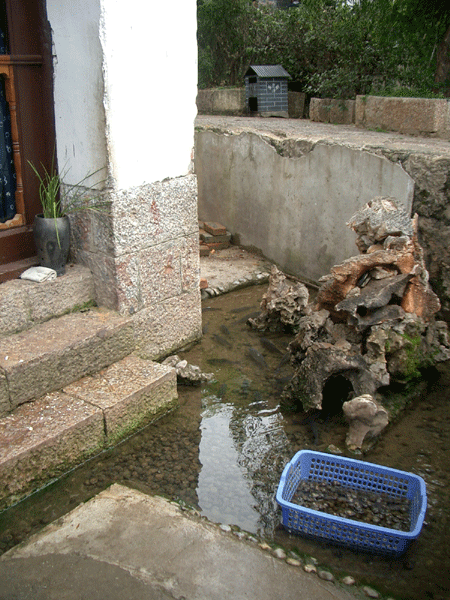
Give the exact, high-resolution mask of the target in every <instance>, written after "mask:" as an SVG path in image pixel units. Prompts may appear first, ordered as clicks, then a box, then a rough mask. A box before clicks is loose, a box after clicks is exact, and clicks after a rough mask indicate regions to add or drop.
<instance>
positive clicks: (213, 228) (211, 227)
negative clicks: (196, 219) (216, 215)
mask: <svg viewBox="0 0 450 600" xmlns="http://www.w3.org/2000/svg"><path fill="white" fill-rule="evenodd" d="M203 228H204V229H205V231H207V232H208V233H211V234H212V235H226V233H227V228H226V227H224V226H223V225H221V224H220V223H214V222H213V221H208V222H206V221H205V223H203Z"/></svg>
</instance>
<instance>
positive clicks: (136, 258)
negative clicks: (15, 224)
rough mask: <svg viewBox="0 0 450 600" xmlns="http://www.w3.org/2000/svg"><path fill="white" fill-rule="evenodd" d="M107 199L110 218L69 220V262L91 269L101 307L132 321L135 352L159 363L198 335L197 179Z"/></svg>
mask: <svg viewBox="0 0 450 600" xmlns="http://www.w3.org/2000/svg"><path fill="white" fill-rule="evenodd" d="M108 197H109V199H110V200H111V211H110V213H109V214H108V215H103V214H100V215H97V214H83V215H75V216H74V218H72V231H73V234H72V237H73V244H72V246H73V251H72V258H73V259H74V260H75V262H79V263H82V264H85V265H86V266H88V267H89V269H90V270H91V271H92V273H93V275H94V282H95V290H96V299H97V302H98V304H100V305H102V306H106V307H108V308H111V309H113V310H117V311H118V312H119V313H120V314H123V315H130V316H132V319H133V323H134V334H135V343H136V346H137V348H138V349H139V351H140V353H141V355H142V356H144V357H145V358H151V359H156V358H159V357H161V356H164V355H167V354H169V353H170V352H171V351H172V350H175V349H177V348H179V347H181V346H182V345H184V344H186V343H187V342H189V341H193V340H195V339H198V338H199V337H200V336H201V308H200V306H201V302H200V289H199V277H200V275H199V266H200V265H199V260H200V259H199V240H198V217H197V182H196V177H195V175H187V176H185V177H179V178H174V179H167V180H165V181H161V182H154V183H151V184H146V185H143V186H139V187H137V188H131V189H128V190H116V191H110V192H109V193H108Z"/></svg>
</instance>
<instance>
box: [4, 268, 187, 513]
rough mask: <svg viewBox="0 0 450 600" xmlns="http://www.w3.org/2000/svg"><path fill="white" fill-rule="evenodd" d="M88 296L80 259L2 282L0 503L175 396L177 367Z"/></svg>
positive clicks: (89, 284)
mask: <svg viewBox="0 0 450 600" xmlns="http://www.w3.org/2000/svg"><path fill="white" fill-rule="evenodd" d="M93 298H94V286H93V281H92V276H91V274H90V272H89V270H87V269H85V268H84V267H81V266H79V265H74V266H72V267H69V268H68V270H67V273H66V275H64V276H63V277H59V278H57V279H56V280H55V281H52V282H45V283H33V282H30V281H23V280H13V281H9V282H6V283H4V284H2V285H1V286H0V510H1V509H2V508H5V507H6V506H8V505H11V504H12V503H14V502H16V501H18V500H19V499H20V498H22V497H24V496H25V495H27V494H29V493H30V492H32V491H34V490H36V489H38V488H39V487H41V486H42V485H44V484H45V483H48V482H49V481H51V480H53V479H55V478H57V477H59V476H61V475H62V474H63V473H65V472H67V471H68V470H69V469H71V468H72V467H74V466H76V465H78V464H80V463H81V462H83V461H84V460H86V459H87V458H88V457H89V456H93V455H94V454H96V453H98V452H100V451H101V450H103V449H105V448H107V447H110V446H113V445H114V444H116V443H117V442H118V441H119V440H121V439H123V438H124V437H125V436H127V435H128V434H130V433H131V432H133V431H134V430H136V429H138V428H139V427H142V426H144V425H145V424H147V423H149V422H151V421H152V420H154V419H155V418H157V417H158V416H160V415H161V414H163V413H164V412H167V411H168V410H170V409H172V408H173V407H174V406H176V404H177V387H176V373H175V370H174V369H172V368H170V367H168V366H165V365H160V364H158V363H155V362H153V361H149V360H143V359H141V358H139V356H137V355H136V354H134V353H133V351H134V332H133V322H132V319H131V318H126V317H121V316H120V315H118V314H117V313H115V312H113V311H109V310H106V309H102V308H96V307H95V306H94V302H93Z"/></svg>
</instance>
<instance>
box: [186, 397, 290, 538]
mask: <svg viewBox="0 0 450 600" xmlns="http://www.w3.org/2000/svg"><path fill="white" fill-rule="evenodd" d="M202 406H203V410H202V421H201V426H200V429H201V441H200V448H199V458H200V462H201V464H202V469H201V472H200V475H199V481H198V488H197V496H198V502H199V507H200V509H201V512H202V514H203V515H205V516H207V517H208V518H209V519H211V520H212V521H216V522H220V523H227V524H229V525H238V526H239V527H241V528H242V529H245V530H246V531H249V532H252V533H258V534H266V535H267V533H268V532H270V531H273V529H274V527H275V526H276V524H277V522H278V518H277V510H276V503H275V492H276V487H277V485H278V481H279V477H280V472H281V470H282V468H283V465H284V464H285V462H286V460H288V456H289V442H288V439H287V437H286V434H285V432H284V428H283V424H282V421H283V417H282V416H281V414H280V413H279V410H278V407H272V408H269V407H268V403H267V401H265V400H258V401H256V402H250V403H249V404H248V405H247V406H242V405H236V404H234V403H228V402H222V401H221V399H220V398H219V397H217V396H215V395H209V396H205V397H204V398H203V402H202Z"/></svg>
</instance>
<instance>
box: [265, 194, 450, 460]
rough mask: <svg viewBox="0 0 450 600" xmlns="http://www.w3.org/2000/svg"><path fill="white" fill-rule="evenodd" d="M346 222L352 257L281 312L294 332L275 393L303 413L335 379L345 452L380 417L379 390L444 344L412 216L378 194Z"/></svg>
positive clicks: (416, 369)
mask: <svg viewBox="0 0 450 600" xmlns="http://www.w3.org/2000/svg"><path fill="white" fill-rule="evenodd" d="M348 225H349V226H350V227H351V228H352V229H353V230H354V231H355V233H356V234H357V236H358V239H357V242H356V245H357V247H358V249H359V250H360V252H361V254H359V255H357V256H354V257H352V258H349V259H347V260H345V261H344V262H343V263H341V264H340V265H335V266H334V267H332V269H331V272H330V273H329V274H328V275H326V276H324V277H322V279H321V280H320V283H321V287H320V288H319V290H318V293H317V296H316V298H315V301H314V302H313V303H310V304H306V305H305V303H304V302H302V303H301V304H300V305H299V307H298V310H297V311H295V310H291V311H290V312H291V314H293V315H294V314H295V315H296V319H295V329H296V330H297V334H296V336H295V338H294V340H293V341H292V342H291V344H290V345H289V350H290V354H291V356H290V361H291V364H292V366H293V367H294V376H293V378H292V380H291V381H290V383H289V384H288V386H287V387H286V388H285V390H284V393H283V396H284V400H285V401H287V403H289V404H291V405H292V404H294V405H296V406H297V407H298V408H301V409H303V410H321V409H322V408H323V393H324V388H325V387H326V386H327V385H328V389H329V390H330V387H331V391H329V392H328V393H329V394H330V395H331V396H332V394H333V391H332V390H333V385H331V386H330V385H329V384H330V382H331V383H333V381H334V380H336V379H337V378H340V379H344V380H345V381H346V382H347V384H348V385H347V387H346V386H344V389H346V390H347V391H348V393H347V394H346V395H344V396H343V395H342V392H340V393H336V398H335V400H334V401H335V403H336V404H337V408H338V409H341V408H343V409H344V407H345V409H344V412H345V414H346V416H347V418H348V420H349V422H350V429H349V434H348V436H347V444H348V446H349V448H351V449H353V450H355V449H360V448H361V447H362V444H363V442H364V439H365V438H366V436H367V437H370V436H372V437H374V436H377V435H379V433H380V432H381V431H382V430H383V429H384V427H386V425H387V424H388V422H389V419H390V415H389V411H388V410H387V408H386V407H385V406H383V397H382V395H381V394H380V388H382V387H384V386H388V385H389V384H390V383H391V382H392V381H393V380H395V381H397V382H401V383H405V382H407V381H409V380H411V379H413V378H415V377H417V376H418V375H419V374H420V369H422V368H424V367H426V366H430V365H431V364H434V363H435V362H438V361H444V360H448V359H449V358H450V343H449V337H448V330H447V325H446V323H444V322H442V321H436V320H435V314H436V313H437V311H438V310H439V309H440V303H439V299H438V297H437V296H436V294H435V293H434V292H433V290H432V289H431V287H430V285H429V282H428V272H427V270H426V267H425V263H424V259H423V251H422V248H421V246H420V244H419V243H418V239H417V215H416V216H415V217H414V218H413V219H411V218H410V217H409V216H408V214H407V213H406V211H405V209H404V208H403V206H402V205H401V204H399V203H398V202H397V201H396V200H394V199H392V198H382V197H379V198H374V199H373V200H372V201H370V202H369V203H367V204H366V205H365V206H364V207H363V208H362V209H361V210H360V211H358V212H357V213H356V214H355V215H354V216H353V217H352V219H350V221H349V223H348ZM275 276H276V280H277V281H281V279H282V278H281V275H280V274H279V273H275ZM271 277H272V276H271ZM276 289H277V286H276V285H274V286H273V287H272V295H271V300H270V304H271V305H272V306H275V305H276V302H275V300H274V299H273V298H272V296H273V294H274V293H275V292H276ZM261 324H264V322H262V323H261ZM367 395H369V396H370V398H368V397H367ZM332 401H333V399H331V402H332Z"/></svg>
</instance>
